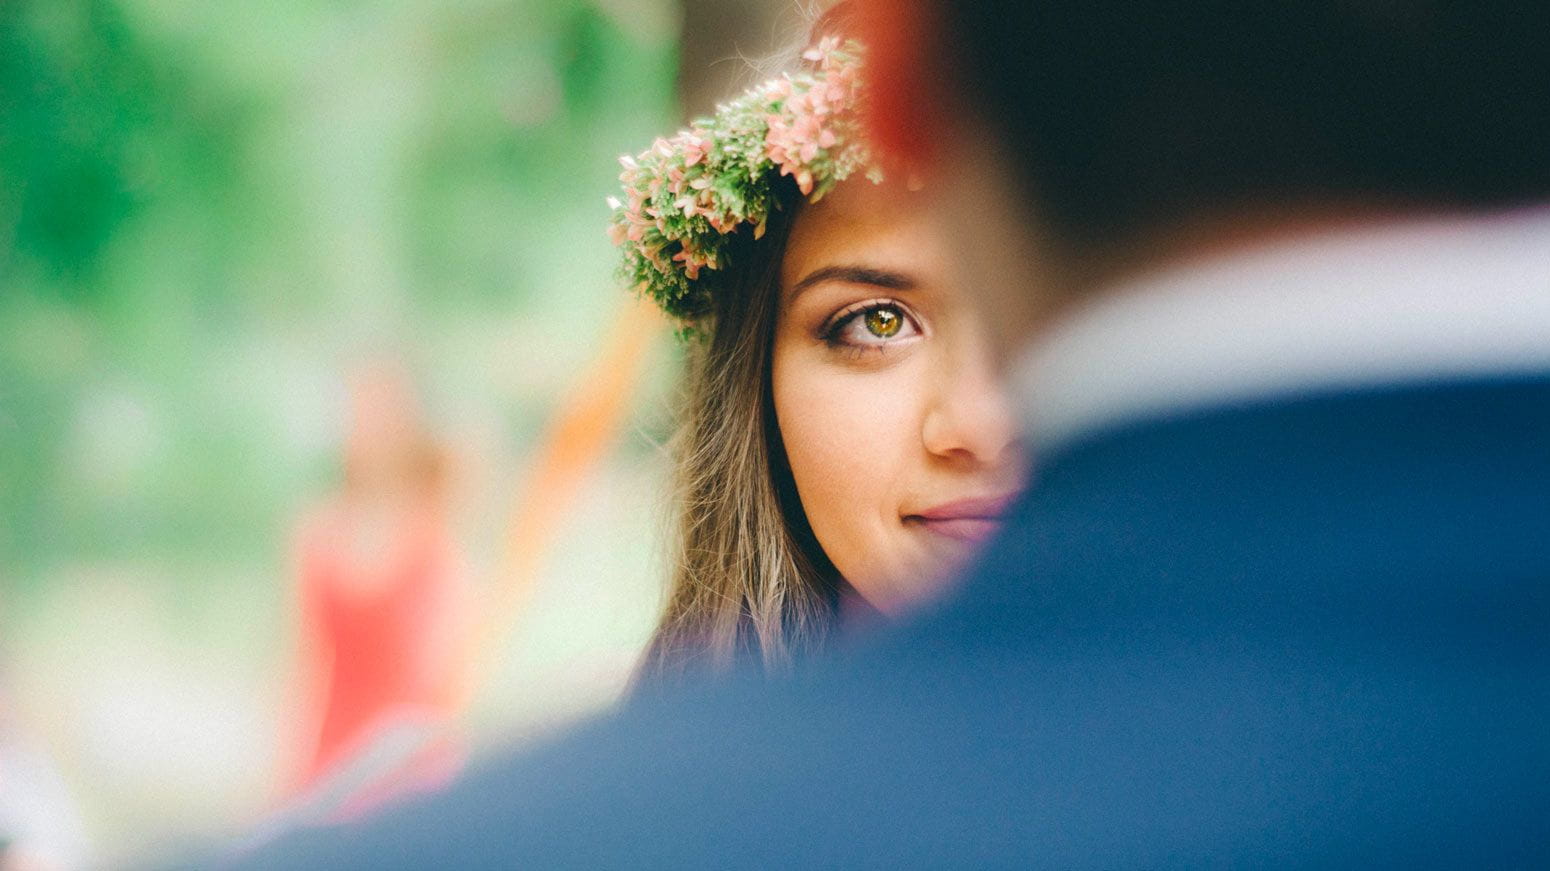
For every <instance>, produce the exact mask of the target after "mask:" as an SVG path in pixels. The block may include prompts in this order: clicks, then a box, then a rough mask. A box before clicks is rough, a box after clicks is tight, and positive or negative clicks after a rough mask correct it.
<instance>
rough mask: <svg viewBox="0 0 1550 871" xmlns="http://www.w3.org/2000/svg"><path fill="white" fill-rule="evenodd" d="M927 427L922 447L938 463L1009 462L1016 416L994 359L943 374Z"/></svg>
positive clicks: (977, 359)
mask: <svg viewBox="0 0 1550 871" xmlns="http://www.w3.org/2000/svg"><path fill="white" fill-rule="evenodd" d="M940 374H941V376H942V377H940V378H939V379H937V384H936V385H935V390H934V391H933V392H934V396H933V399H932V401H931V404H930V406H929V407H928V408H927V409H926V416H925V420H924V421H923V422H922V426H921V441H922V443H923V444H924V445H925V448H926V450H927V451H928V452H929V453H931V454H933V455H935V456H938V457H942V458H945V459H949V460H955V461H958V462H966V463H973V464H975V465H983V466H995V465H999V464H1001V463H1004V462H1009V461H1010V460H1011V459H1012V457H1011V455H1012V454H1014V453H1015V444H1016V440H1017V422H1016V415H1015V413H1014V412H1013V410H1012V405H1011V399H1010V397H1008V396H1007V393H1006V390H1005V388H1004V387H1003V386H1002V383H1001V379H1000V377H999V375H998V373H997V372H996V371H995V368H994V366H993V365H992V363H991V361H990V356H989V354H988V353H985V354H974V355H972V358H971V359H967V360H963V361H961V362H960V363H959V364H958V365H954V366H946V367H944V368H943V369H942V370H940Z"/></svg>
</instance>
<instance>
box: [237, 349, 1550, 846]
mask: <svg viewBox="0 0 1550 871" xmlns="http://www.w3.org/2000/svg"><path fill="white" fill-rule="evenodd" d="M245 861H246V862H247V863H251V864H252V865H253V866H254V867H276V868H312V867H325V868H377V869H381V868H421V867H524V868H559V867H589V868H592V867H617V868H745V867H746V868H770V867H801V868H810V867H880V868H899V867H974V868H985V867H1019V868H1124V867H1137V868H1138V867H1146V868H1158V867H1178V868H1200V867H1243V868H1249V867H1298V868H1329V867H1341V866H1365V867H1374V866H1395V867H1411V868H1414V867H1454V868H1456V867H1523V866H1536V867H1550V373H1547V374H1546V375H1545V376H1544V377H1525V378H1517V379H1501V380H1494V381H1475V382H1468V383H1464V382H1460V383H1452V384H1433V385H1419V386H1409V387H1393V388H1388V389H1375V390H1370V391H1364V392H1360V393H1352V392H1347V393H1341V394H1336V395H1326V396H1321V397H1308V398H1303V399H1300V400H1296V401H1285V402H1277V403H1269V404H1259V405H1244V406H1239V407H1232V408H1218V409H1214V410H1211V411H1206V412H1199V413H1194V414H1191V415H1188V416H1180V417H1175V418H1172V419H1167V420H1156V421H1151V422H1148V423H1145V424H1137V425H1131V426H1127V427H1122V428H1113V429H1110V430H1108V431H1104V432H1099V433H1094V434H1091V435H1089V436H1088V437H1085V438H1083V439H1081V440H1079V441H1074V442H1072V443H1070V444H1068V445H1066V446H1064V447H1062V448H1060V449H1058V450H1057V451H1055V452H1054V453H1053V454H1051V455H1047V456H1044V457H1042V458H1041V463H1040V476H1039V480H1038V482H1037V486H1036V487H1034V488H1033V490H1032V491H1031V492H1030V494H1029V495H1027V496H1026V497H1025V498H1024V499H1023V501H1022V503H1021V505H1020V507H1019V508H1018V510H1017V512H1016V514H1015V517H1014V519H1013V521H1012V522H1011V523H1009V525H1008V527H1007V528H1006V530H1005V532H1004V534H1003V535H1002V536H1001V538H1000V540H999V541H998V542H996V543H995V545H994V546H993V547H992V548H991V549H990V550H989V551H988V552H987V555H986V556H985V558H984V559H983V563H982V565H980V567H979V568H978V569H977V571H975V572H974V573H973V575H972V576H971V578H970V580H969V582H968V583H967V585H966V586H965V587H964V589H963V592H962V594H961V595H960V596H959V597H958V598H957V599H956V601H954V602H952V603H951V604H949V605H947V606H945V607H944V608H942V609H940V610H938V611H937V612H935V613H933V614H931V615H929V616H927V617H926V618H924V619H921V620H919V621H917V622H915V623H914V624H913V625H910V626H907V627H901V628H899V629H897V630H894V631H892V632H890V633H889V634H888V635H887V636H885V637H882V638H879V639H877V640H876V641H875V643H873V644H872V645H870V646H869V647H868V648H866V649H864V650H860V651H853V652H851V653H850V654H849V655H847V656H845V657H842V658H838V659H836V660H834V661H829V662H821V663H815V664H813V665H812V666H811V667H809V668H806V669H804V670H802V671H801V672H800V673H799V674H798V675H796V676H795V677H794V678H792V679H790V680H784V681H778V682H775V683H774V684H773V685H772V684H769V683H763V682H759V681H753V680H749V681H746V682H739V681H734V682H731V683H729V684H727V685H723V686H720V687H716V688H713V689H706V690H702V691H699V692H695V693H689V694H684V695H680V696H677V697H671V698H669V697H662V698H654V699H650V700H642V701H637V702H636V703H634V704H632V705H629V706H627V707H626V708H624V709H623V710H621V711H619V712H618V713H616V714H614V715H611V716H610V717H608V718H605V719H603V720H600V721H598V722H594V723H592V724H590V725H588V726H586V727H584V728H582V729H580V730H578V731H576V732H574V733H573V734H572V735H571V736H569V737H568V738H567V739H565V740H563V741H561V742H559V743H557V744H554V745H552V746H549V747H547V748H546V749H543V750H541V751H539V752H535V753H529V754H525V755H521V756H517V757H514V758H511V759H508V760H505V761H499V762H493V763H491V764H488V765H486V766H484V767H482V768H480V769H478V770H476V771H475V772H473V773H472V774H471V775H470V776H468V777H466V778H465V779H464V780H463V781H462V782H460V783H459V784H457V785H456V786H455V787H453V788H452V789H451V790H449V791H448V792H446V793H444V794H442V795H439V796H436V797H433V798H430V799H428V800H424V801H420V802H418V803H417V804H413V805H410V806H407V807H404V808H401V809H398V810H395V811H393V812H389V813H387V814H385V815H383V816H382V817H380V818H378V819H376V820H374V821H372V822H370V823H368V824H365V825H362V826H359V827H356V828H353V829H345V830H333V831H319V832H313V833H308V834H304V835H301V836H298V837H293V838H290V839H288V840H285V841H283V842H281V843H278V844H274V845H271V846H270V847H269V848H268V849H265V850H260V851H258V852H256V853H253V854H251V855H249V856H247V857H246V860H245Z"/></svg>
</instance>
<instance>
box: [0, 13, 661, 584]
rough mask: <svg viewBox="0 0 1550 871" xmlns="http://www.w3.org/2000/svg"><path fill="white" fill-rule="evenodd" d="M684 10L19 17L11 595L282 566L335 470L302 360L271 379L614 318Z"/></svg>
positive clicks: (3, 63)
mask: <svg viewBox="0 0 1550 871" xmlns="http://www.w3.org/2000/svg"><path fill="white" fill-rule="evenodd" d="M659 5H660V4H653V3H629V2H616V3H611V4H608V5H607V6H606V7H605V6H603V5H600V4H593V3H587V2H581V0H537V2H525V0H463V2H456V3H436V2H428V0H376V2H364V0H356V2H349V0H340V2H329V3H317V2H302V0H275V2H267V3H261V4H255V3H239V2H215V3H212V2H202V0H6V2H4V3H0V482H3V486H0V519H3V523H0V565H3V566H5V571H6V575H7V577H6V584H7V586H12V587H13V589H14V585H15V584H18V583H26V582H27V581H28V579H30V578H34V577H36V571H37V570H38V569H40V568H42V567H44V566H46V565H47V564H48V563H49V562H50V561H52V560H55V559H58V558H61V557H68V558H72V559H74V558H79V557H81V556H82V555H86V554H91V555H101V556H118V555H124V554H126V553H134V554H138V555H144V554H146V553H147V552H150V551H154V550H157V549H159V548H166V549H172V550H176V551H178V552H186V551H187V549H188V548H189V547H192V546H196V545H197V546H199V547H205V548H212V549H215V548H219V549H222V552H229V550H228V549H229V548H233V547H238V548H240V547H244V546H251V545H252V544H253V543H254V542H255V541H258V540H259V539H256V538H255V537H254V536H252V534H251V533H252V530H253V529H254V527H255V525H263V524H265V523H268V522H269V521H270V520H271V518H272V516H273V509H274V505H275V499H276V498H278V497H279V496H280V494H282V493H285V492H289V491H290V489H291V488H292V486H293V485H294V484H295V483H296V480H297V477H296V476H298V475H305V474H308V473H311V472H315V471H316V470H315V468H314V466H315V464H316V462H317V461H318V457H317V456H315V455H312V454H311V453H309V451H308V450H302V451H300V452H299V453H297V452H287V451H285V450H284V448H286V447H288V446H289V445H287V444H286V443H287V441H288V440H293V439H294V437H295V435H296V430H297V429H298V428H302V429H304V428H305V425H304V424H301V423H299V422H298V421H296V420H287V419H285V415H286V414H287V413H291V412H296V411H299V410H301V409H296V408H294V407H289V406H287V405H286V403H287V402H294V401H296V400H295V398H294V397H293V398H292V399H291V400H284V399H279V398H277V397H276V396H275V395H274V394H275V393H276V392H281V393H283V392H286V391H291V390H296V389H298V388H300V389H302V390H306V389H307V388H308V387H309V386H311V385H307V384H289V383H285V382H284V381H283V380H279V381H277V382H276V383H273V384H267V385H264V384H257V383H254V380H253V379H255V378H258V377H261V376H262V375H265V374H269V373H283V372H284V371H285V369H286V367H287V366H290V365H294V364H295V363H297V362H298V361H297V360H294V359H291V360H287V359H273V360H262V359H251V357H248V355H260V356H262V355H277V356H279V357H282V358H283V357H287V356H290V354H292V353H295V354H299V355H300V356H302V357H307V356H315V355H324V356H327V355H335V356H338V355H340V354H345V355H347V354H349V353H362V352H366V351H369V350H371V349H372V348H373V346H378V345H380V346H382V347H386V346H389V345H394V344H401V343H403V342H404V340H405V339H409V340H414V339H416V338H419V337H421V335H422V333H421V331H422V330H423V329H424V328H425V326H426V325H427V324H429V325H432V326H436V325H444V324H447V323H454V322H457V321H459V320H471V321H472V320H477V319H481V318H484V319H494V318H513V317H521V316H524V315H527V314H529V312H531V313H532V316H534V317H539V316H547V315H548V314H549V313H550V312H552V311H554V310H555V309H556V308H563V309H565V311H566V312H567V314H568V315H569V317H564V318H562V319H560V320H559V321H558V322H556V323H554V324H553V325H552V329H553V330H555V331H557V332H558V331H560V330H564V329H567V328H574V327H575V326H576V325H577V324H581V323H585V322H586V315H588V314H590V315H596V314H598V312H599V311H601V309H600V308H599V306H601V305H604V304H605V303H604V299H605V295H606V294H607V293H609V292H610V290H611V288H609V287H608V286H607V284H608V283H607V273H606V271H602V270H600V269H599V268H598V267H599V266H600V265H602V264H603V263H604V260H605V259H606V257H607V256H608V255H607V254H606V251H605V250H604V249H603V245H604V243H603V242H602V240H601V237H600V234H599V227H600V225H601V223H602V216H603V211H602V209H601V208H600V207H599V205H600V203H601V198H602V196H603V194H605V193H607V192H608V191H609V190H611V188H612V186H613V185H612V177H613V175H614V174H615V173H616V169H615V166H614V164H613V156H614V155H615V154H616V153H618V152H620V151H623V150H628V149H630V148H633V147H634V146H635V144H636V143H638V142H640V141H642V140H643V139H645V138H647V137H648V136H649V135H650V134H651V133H652V132H654V131H655V130H657V129H658V128H660V127H661V126H662V125H663V123H664V119H665V118H666V117H667V116H666V113H665V111H664V110H665V109H666V108H667V107H668V106H669V105H670V103H669V93H668V88H669V86H670V76H671V56H672V55H671V41H670V40H671V37H672V36H673V35H674V34H673V33H672V21H671V19H670V17H669V16H668V14H667V12H666V11H665V10H664V9H661V8H657V7H658V6H659ZM599 279H601V280H599ZM540 297H548V298H540ZM271 340H272V341H273V342H274V344H271V343H270V342H271ZM585 346H586V343H585V341H584V340H583V341H582V342H580V343H577V344H576V347H577V349H578V350H580V349H582V348H584V347H585ZM245 357H247V358H246V359H244V358H245ZM303 362H309V361H303ZM256 390H262V391H267V392H268V395H258V396H255V395H252V394H253V392H254V391H256ZM276 403H279V405H276ZM319 435H324V434H319ZM320 441H321V440H320ZM290 447H304V448H311V449H314V450H315V449H319V448H322V447H323V445H322V444H313V445H309V446H290ZM211 580H212V581H214V580H216V579H211Z"/></svg>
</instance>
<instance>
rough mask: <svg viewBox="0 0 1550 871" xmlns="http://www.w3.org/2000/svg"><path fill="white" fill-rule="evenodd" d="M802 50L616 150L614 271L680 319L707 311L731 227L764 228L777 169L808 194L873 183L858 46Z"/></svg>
mask: <svg viewBox="0 0 1550 871" xmlns="http://www.w3.org/2000/svg"><path fill="white" fill-rule="evenodd" d="M803 58H804V59H805V60H807V61H808V62H809V63H810V64H811V66H810V67H808V68H806V69H804V70H802V71H800V72H797V73H791V74H787V75H784V76H782V77H780V78H778V79H775V80H773V81H770V82H766V83H764V84H763V85H760V86H759V87H756V88H754V89H752V90H750V91H748V92H747V93H745V94H744V95H742V96H741V97H739V98H737V99H735V100H733V101H731V102H730V103H726V104H724V105H722V106H720V107H719V108H718V109H717V111H716V114H715V115H714V116H712V117H710V118H701V119H699V120H697V121H696V122H695V123H694V124H693V125H692V126H691V128H690V129H688V130H683V131H680V132H679V133H678V135H676V136H674V137H672V138H670V139H658V140H657V141H656V142H655V143H654V144H653V145H652V147H651V148H650V149H648V150H646V151H645V152H643V153H641V154H640V155H638V156H636V157H628V156H626V157H622V158H620V163H621V164H623V166H624V172H623V173H621V174H620V176H619V180H620V181H621V182H623V184H624V196H623V198H619V197H610V198H609V200H608V204H609V206H610V207H611V208H612V209H613V211H614V214H613V221H612V223H611V225H610V226H609V234H610V236H611V238H612V239H613V241H614V244H616V245H619V246H620V247H621V248H622V249H623V250H624V265H623V268H622V272H623V275H624V277H625V279H626V280H627V281H628V282H629V283H630V285H631V286H632V287H634V288H635V289H636V291H637V292H638V293H640V294H641V295H643V296H646V297H649V298H650V299H652V300H654V301H655V302H656V303H657V304H658V305H660V306H662V308H663V310H664V311H666V312H667V313H668V314H669V315H671V316H673V317H674V318H676V319H677V320H678V321H679V322H680V323H682V324H684V325H685V326H686V327H692V325H693V324H694V323H695V322H696V321H697V320H698V319H700V318H701V317H703V316H704V315H705V314H707V313H708V312H709V311H710V309H711V302H712V300H713V299H714V298H715V294H716V293H718V292H719V291H721V289H722V287H723V286H724V285H725V284H726V283H727V280H728V279H727V274H728V270H729V269H732V268H735V265H736V264H734V263H731V262H730V261H731V260H732V259H733V252H732V244H731V243H732V236H733V234H734V233H736V232H738V231H739V230H741V229H742V228H745V227H747V228H751V230H750V232H751V233H752V235H753V238H755V239H758V238H761V237H762V236H763V235H764V231H765V227H766V225H767V224H768V222H769V219H770V215H771V213H772V211H773V210H775V209H778V208H780V204H779V198H778V197H777V195H776V190H775V188H776V184H777V183H778V182H779V180H780V179H781V178H782V177H785V176H790V177H791V178H793V179H794V180H795V183H796V186H797V189H798V190H800V191H801V193H802V195H803V196H805V197H807V198H808V199H809V200H810V201H812V202H817V201H818V200H819V199H821V198H822V197H823V195H824V194H825V193H827V192H828V191H829V190H830V189H831V188H833V187H834V185H835V184H838V183H839V182H841V181H844V180H845V179H846V178H849V177H850V176H851V175H852V174H854V173H856V172H857V171H864V172H866V173H867V175H868V177H869V178H871V179H872V180H873V181H881V180H882V174H881V171H880V170H879V169H878V168H877V167H876V166H875V165H874V164H873V162H872V156H871V153H870V151H869V149H868V148H867V146H866V144H865V141H864V139H863V138H862V127H861V118H860V112H859V107H860V97H861V76H860V72H861V59H862V47H861V45H860V44H859V43H857V42H855V41H854V40H851V41H847V42H844V43H841V42H840V41H839V40H838V39H836V38H828V39H825V40H823V41H822V42H821V43H819V45H818V46H817V47H815V48H813V49H810V50H809V51H808V52H806V53H805V54H804V55H803Z"/></svg>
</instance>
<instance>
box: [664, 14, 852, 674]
mask: <svg viewBox="0 0 1550 871" xmlns="http://www.w3.org/2000/svg"><path fill="white" fill-rule="evenodd" d="M851 12H852V10H851V8H850V4H849V3H844V2H842V3H840V4H837V5H836V6H834V7H831V8H830V9H829V10H828V12H827V13H825V14H824V15H823V16H821V17H820V18H819V19H818V21H817V22H816V23H815V24H814V25H813V27H812V30H811V34H810V37H809V39H810V42H812V43H816V42H817V40H818V39H819V37H821V36H824V35H829V34H831V33H838V32H841V31H844V30H847V29H849V24H850V20H849V19H850V17H851ZM795 54H796V52H792V55H795ZM777 190H778V201H779V208H777V209H775V210H774V213H773V214H772V216H771V218H770V221H769V224H768V227H767V228H766V232H765V234H764V236H763V237H762V238H760V239H759V240H758V241H757V242H755V240H754V239H753V234H752V232H751V230H750V229H749V228H747V227H743V228H741V229H739V230H738V231H736V233H735V235H734V237H733V240H732V244H733V249H732V252H731V258H729V259H730V261H731V262H732V263H733V264H735V267H733V280H732V282H730V286H727V287H725V288H724V289H723V291H722V292H719V293H718V294H717V295H716V299H715V302H714V311H713V312H712V315H711V316H710V317H709V318H708V319H707V320H706V321H705V322H704V323H703V324H701V325H699V328H700V329H699V332H700V335H699V337H698V338H697V339H694V340H692V341H691V344H690V346H689V347H688V349H687V365H686V372H685V378H684V383H683V390H682V394H681V397H680V406H679V421H678V431H677V435H676V436H675V438H674V441H673V451H672V455H673V461H674V476H675V492H674V497H675V509H676V516H675V517H674V523H675V526H676V536H675V542H674V544H675V552H674V553H673V568H672V577H671V580H670V582H669V586H668V593H667V602H666V608H665V610H664V613H663V615H662V619H661V622H660V623H659V624H658V625H657V629H656V631H655V633H654V634H653V635H652V638H651V641H650V642H649V644H648V645H647V648H646V653H645V656H644V658H643V660H642V663H641V667H640V671H639V673H638V675H637V678H638V679H641V680H646V681H652V682H659V683H660V682H663V681H667V682H671V681H675V680H679V679H682V678H683V677H684V676H686V675H690V674H694V673H704V672H715V671H721V670H724V669H726V668H729V667H730V666H731V665H732V664H733V663H734V662H736V661H738V660H740V659H745V658H747V659H752V660H757V661H758V662H760V663H761V664H762V665H763V667H764V669H765V670H766V671H778V670H780V669H782V668H784V667H786V666H787V665H789V664H790V663H791V662H792V660H793V659H794V658H796V657H800V656H802V655H804V654H808V653H811V652H813V651H815V650H818V649H820V648H821V647H822V646H823V644H824V642H825V640H826V638H827V637H828V635H829V634H830V632H831V630H832V629H833V627H834V624H835V622H836V618H837V612H838V601H839V594H840V590H841V589H842V587H843V585H844V581H843V579H841V578H840V576H839V573H838V572H837V571H836V570H835V568H834V566H833V564H832V563H830V562H829V559H828V557H827V556H825V555H824V552H823V549H822V548H821V547H819V545H818V542H817V539H815V538H814V537H813V532H812V528H811V527H810V526H809V525H808V522H807V516H806V514H805V513H803V511H802V505H801V501H800V499H799V498H798V496H797V491H796V484H795V482H794V481H793V480H792V477H791V470H790V467H789V466H788V465H787V461H786V453H785V448H784V447H783V445H782V443H781V438H780V427H779V424H778V422H777V421H776V419H775V406H774V399H773V396H772V393H771V389H770V371H771V352H772V349H773V346H774V341H775V323H776V318H777V316H778V314H779V308H780V266H781V261H782V260H783V259H784V257H785V252H786V241H787V239H788V238H789V236H790V230H791V225H792V222H793V221H794V220H795V218H796V216H797V214H798V213H799V211H800V209H801V207H802V202H803V198H802V196H801V194H800V193H799V192H798V191H797V188H796V184H795V182H793V181H792V180H791V179H789V178H785V179H781V183H780V184H779V185H778V186H777Z"/></svg>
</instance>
